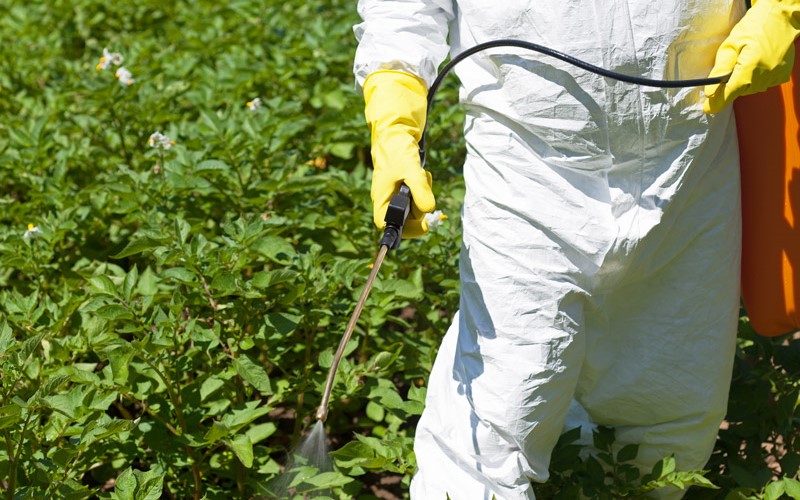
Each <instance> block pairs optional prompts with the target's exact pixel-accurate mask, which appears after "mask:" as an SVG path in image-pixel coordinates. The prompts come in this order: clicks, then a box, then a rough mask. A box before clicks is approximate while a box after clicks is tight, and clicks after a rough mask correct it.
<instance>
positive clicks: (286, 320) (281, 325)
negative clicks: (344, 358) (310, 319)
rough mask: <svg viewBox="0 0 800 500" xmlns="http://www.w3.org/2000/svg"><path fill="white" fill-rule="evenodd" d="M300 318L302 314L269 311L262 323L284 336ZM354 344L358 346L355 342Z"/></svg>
mask: <svg viewBox="0 0 800 500" xmlns="http://www.w3.org/2000/svg"><path fill="white" fill-rule="evenodd" d="M301 319H303V317H302V316H296V315H294V314H289V313H270V314H267V315H266V317H265V318H264V323H265V324H266V325H267V326H268V327H270V329H271V330H272V331H273V332H275V333H277V334H278V335H280V336H286V335H289V334H290V333H292V332H294V330H295V328H297V325H298V324H299V323H300V320H301ZM356 346H358V344H357V343H356Z"/></svg>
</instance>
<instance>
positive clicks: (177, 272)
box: [161, 267, 198, 284]
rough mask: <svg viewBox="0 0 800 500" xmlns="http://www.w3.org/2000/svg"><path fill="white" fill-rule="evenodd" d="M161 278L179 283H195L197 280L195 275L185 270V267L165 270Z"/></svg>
mask: <svg viewBox="0 0 800 500" xmlns="http://www.w3.org/2000/svg"><path fill="white" fill-rule="evenodd" d="M161 276H163V277H164V278H167V279H172V280H175V281H178V282H181V283H187V284H188V283H195V282H196V281H198V280H197V275H195V274H194V273H193V272H192V271H190V270H188V269H186V268H185V267H173V268H170V269H167V270H166V271H164V272H163V273H161Z"/></svg>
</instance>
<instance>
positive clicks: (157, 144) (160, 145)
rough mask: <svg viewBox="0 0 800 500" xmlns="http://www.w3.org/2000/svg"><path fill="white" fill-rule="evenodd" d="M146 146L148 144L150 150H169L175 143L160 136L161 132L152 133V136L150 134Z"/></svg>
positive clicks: (166, 137) (164, 136)
mask: <svg viewBox="0 0 800 500" xmlns="http://www.w3.org/2000/svg"><path fill="white" fill-rule="evenodd" d="M147 144H149V145H150V147H151V148H156V149H169V148H171V147H172V146H174V145H175V141H173V140H172V139H170V138H169V137H168V136H166V135H164V134H162V133H161V132H153V133H152V134H150V138H149V139H148V140H147Z"/></svg>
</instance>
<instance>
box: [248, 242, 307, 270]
mask: <svg viewBox="0 0 800 500" xmlns="http://www.w3.org/2000/svg"><path fill="white" fill-rule="evenodd" d="M253 250H255V251H256V252H258V253H260V254H262V255H264V256H265V257H268V258H270V259H272V260H274V261H276V262H279V263H281V264H288V263H289V260H290V259H291V258H292V257H293V256H294V255H295V254H296V253H297V252H296V251H295V249H294V247H293V246H292V244H291V243H289V242H288V241H286V240H285V239H284V238H279V237H277V236H265V237H263V238H260V239H259V240H257V241H255V242H254V243H253Z"/></svg>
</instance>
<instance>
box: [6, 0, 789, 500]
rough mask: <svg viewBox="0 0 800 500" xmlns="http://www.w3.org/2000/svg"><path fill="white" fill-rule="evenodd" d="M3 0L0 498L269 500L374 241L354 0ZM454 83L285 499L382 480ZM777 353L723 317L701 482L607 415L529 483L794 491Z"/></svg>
mask: <svg viewBox="0 0 800 500" xmlns="http://www.w3.org/2000/svg"><path fill="white" fill-rule="evenodd" d="M0 13H2V15H0V206H1V207H2V210H0V221H2V224H0V491H1V492H2V495H3V496H4V497H5V498H6V499H8V500H11V499H27V498H69V499H81V498H118V499H129V498H130V499H134V498H135V499H157V498H179V499H183V498H195V499H200V498H209V499H213V498H231V497H235V498H262V497H266V498H268V497H270V496H274V495H275V491H276V490H275V488H274V486H275V484H277V483H278V482H280V481H281V477H282V476H284V475H285V474H283V467H284V466H285V464H286V463H287V455H288V454H289V453H290V450H291V449H292V447H293V446H294V445H295V444H296V443H297V442H298V440H299V439H300V438H301V437H302V436H303V435H304V433H306V432H307V431H308V429H309V426H310V425H311V424H313V415H314V411H315V409H316V406H317V405H318V404H319V401H320V397H321V392H322V388H323V385H324V382H325V377H326V375H327V369H328V367H329V366H330V363H331V359H332V353H333V350H334V349H335V348H336V345H337V343H338V342H339V338H340V336H341V334H342V333H343V331H344V328H345V325H346V323H347V320H348V319H349V315H350V313H351V311H352V308H353V306H354V304H355V300H356V298H357V297H358V295H359V293H360V291H361V288H362V287H363V285H364V281H365V279H366V276H367V274H368V272H369V265H370V263H371V261H372V258H373V257H374V253H375V251H376V243H377V240H378V236H379V235H378V234H377V232H376V231H375V229H374V227H373V226H372V218H371V214H370V210H371V205H370V201H369V179H370V174H369V168H370V160H369V149H368V148H369V138H368V131H367V129H366V127H365V126H364V124H363V113H362V104H361V100H360V97H359V96H358V95H357V94H356V92H355V90H354V85H353V79H352V75H351V68H352V54H353V51H354V47H355V41H354V39H353V36H352V29H351V28H352V25H353V24H354V23H355V22H357V21H358V18H357V14H356V12H355V2H351V1H349V0H348V1H345V0H327V1H323V0H309V1H306V2H278V1H273V0H260V1H256V0H233V1H230V2H212V1H210V0H197V1H188V0H177V1H175V2H163V1H155V0H141V1H137V2H132V1H127V0H126V1H119V2H101V1H99V0H53V1H51V2H22V1H19V0H0ZM455 89H456V82H455V81H454V79H453V80H452V81H449V82H448V84H447V85H446V88H445V91H444V94H443V95H442V97H441V98H439V99H438V100H437V108H436V109H435V111H434V114H433V115H432V116H431V120H430V121H431V124H430V128H431V130H430V132H429V146H430V148H431V153H430V156H429V160H428V167H429V168H430V169H432V170H433V172H434V178H435V185H434V191H435V193H436V195H437V202H438V205H439V208H441V209H442V210H444V211H445V213H447V214H448V216H449V219H448V220H447V221H446V223H445V224H444V225H443V226H442V227H440V228H438V229H437V230H436V231H434V232H433V233H432V234H430V235H428V236H427V237H426V238H423V239H420V240H413V241H407V242H404V243H403V246H402V247H401V249H399V250H396V251H394V252H392V253H391V254H390V255H389V257H388V259H387V261H386V262H385V264H384V267H383V269H382V270H381V274H380V276H379V278H378V280H377V282H376V285H375V288H374V290H373V292H372V294H371V295H370V298H369V300H368V302H367V306H366V309H365V311H364V314H363V315H362V319H361V321H360V323H359V325H358V327H357V330H356V335H355V337H354V340H353V341H351V343H350V345H348V349H347V356H346V358H345V359H344V361H343V362H342V365H341V368H340V372H339V375H338V377H337V382H336V384H335V386H334V393H333V398H332V403H331V411H330V416H329V419H328V421H327V423H326V430H327V434H328V438H329V444H330V446H331V448H332V449H334V450H335V451H334V452H333V454H332V456H333V459H334V464H335V465H336V469H335V470H334V471H332V472H321V471H318V470H316V469H314V468H313V467H308V466H305V467H302V464H299V465H300V467H298V468H297V469H296V470H295V471H294V473H293V475H292V476H291V485H290V491H291V492H292V494H296V495H298V496H299V497H302V496H303V495H311V496H314V495H323V496H328V497H333V498H353V497H357V498H371V497H374V495H377V494H379V493H380V494H381V495H383V496H384V497H386V495H395V496H397V497H403V496H405V495H407V494H406V493H405V489H406V488H405V487H406V485H407V484H408V482H409V480H410V477H411V474H412V473H413V471H414V467H415V458H414V454H413V451H412V442H413V434H414V426H415V423H416V420H417V419H418V417H419V415H420V413H421V411H422V409H423V406H424V397H425V380H426V377H427V374H428V372H429V370H430V368H431V364H432V362H433V358H434V355H435V352H436V348H437V345H438V341H439V339H440V338H441V336H442V334H443V333H444V331H445V330H446V328H447V326H448V324H449V321H450V318H451V317H452V314H453V312H454V311H455V309H456V308H457V304H458V278H457V260H458V250H459V235H460V232H459V225H460V222H459V207H460V202H461V198H462V196H463V190H464V187H463V182H462V180H461V177H460V168H459V167H460V164H461V162H462V160H463V154H464V153H463V145H462V143H461V142H460V139H459V137H460V122H461V111H460V110H459V109H458V107H457V105H456V97H455V95H456V92H455ZM799 367H800V340H798V339H797V338H793V337H784V338H778V339H774V340H767V339H762V338H759V337H757V336H755V335H754V334H753V332H751V331H750V330H749V328H748V324H747V318H746V315H745V314H744V313H743V316H742V332H741V339H740V346H739V353H738V356H737V365H736V372H735V376H734V383H733V386H732V388H731V408H730V411H729V418H728V423H727V426H726V427H725V428H724V429H723V430H721V431H720V438H719V442H718V446H717V450H716V451H715V454H714V456H713V457H712V459H711V461H710V462H709V465H708V471H707V472H705V473H703V472H702V471H675V470H674V461H671V460H670V458H669V457H665V459H664V461H662V463H661V464H660V465H659V466H658V468H657V470H654V471H647V472H648V474H647V475H642V474H641V473H640V472H639V471H636V470H634V469H633V468H632V467H630V466H627V465H626V462H627V461H629V460H631V459H632V458H633V457H634V456H635V453H636V450H635V449H632V448H628V449H623V450H616V449H615V448H614V447H613V429H601V430H599V431H598V433H597V434H596V436H595V443H594V444H595V447H596V448H597V449H598V450H600V451H601V453H600V454H599V455H598V456H596V457H588V458H587V457H586V456H585V454H582V453H581V449H582V448H581V447H580V446H579V445H577V444H576V442H575V435H574V433H569V432H567V433H566V434H565V435H564V436H563V437H562V440H561V442H560V445H559V447H558V448H557V450H556V452H555V455H554V470H553V479H552V480H551V481H550V482H549V483H548V484H546V485H542V486H539V490H538V495H539V496H540V497H541V498H576V496H575V495H577V494H580V493H581V492H582V494H584V495H587V496H590V497H596V498H621V497H630V498H635V497H637V496H640V495H643V494H645V493H646V492H647V491H650V490H652V489H654V488H656V487H658V486H662V485H665V484H674V485H679V486H682V487H688V486H691V485H697V486H703V487H704V488H702V489H697V488H695V489H692V490H690V492H689V497H692V498H765V499H772V498H783V497H786V496H788V497H791V498H800V483H798V482H797V481H796V479H797V472H798V468H799V467H800V449H799V448H798V416H799V415H800V413H799V412H798V409H797V402H798V392H799V391H800V382H798V377H797V374H798V368H799ZM387 479H389V480H388V481H387ZM386 484H389V486H386ZM712 484H713V485H716V487H717V489H710V488H709V486H711V485H712ZM781 495H783V497H782V496H781Z"/></svg>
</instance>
